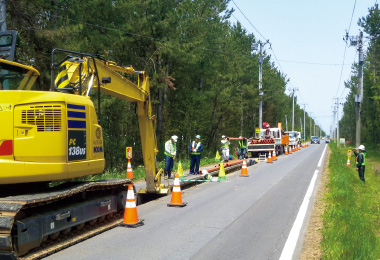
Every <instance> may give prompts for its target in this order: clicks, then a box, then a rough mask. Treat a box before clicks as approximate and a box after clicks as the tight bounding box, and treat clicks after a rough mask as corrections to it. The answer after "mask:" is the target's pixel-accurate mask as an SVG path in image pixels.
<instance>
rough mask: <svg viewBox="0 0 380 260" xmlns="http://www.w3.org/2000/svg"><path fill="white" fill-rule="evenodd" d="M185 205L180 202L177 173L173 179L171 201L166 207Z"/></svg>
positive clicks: (180, 194)
mask: <svg viewBox="0 0 380 260" xmlns="http://www.w3.org/2000/svg"><path fill="white" fill-rule="evenodd" d="M186 205H187V203H186V202H185V203H183V202H182V193H181V185H180V184H179V177H178V173H177V174H176V175H175V179H174V185H173V192H172V199H171V201H170V204H168V207H184V206H186Z"/></svg>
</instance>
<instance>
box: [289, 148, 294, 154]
mask: <svg viewBox="0 0 380 260" xmlns="http://www.w3.org/2000/svg"><path fill="white" fill-rule="evenodd" d="M292 153H293V152H292V147H291V146H289V154H292Z"/></svg>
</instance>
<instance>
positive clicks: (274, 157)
mask: <svg viewBox="0 0 380 260" xmlns="http://www.w3.org/2000/svg"><path fill="white" fill-rule="evenodd" d="M272 160H273V161H277V155H276V151H273V159H272Z"/></svg>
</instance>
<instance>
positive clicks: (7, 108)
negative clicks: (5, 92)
mask: <svg viewBox="0 0 380 260" xmlns="http://www.w3.org/2000/svg"><path fill="white" fill-rule="evenodd" d="M0 112H12V104H0Z"/></svg>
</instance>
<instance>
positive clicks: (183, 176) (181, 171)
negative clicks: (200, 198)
mask: <svg viewBox="0 0 380 260" xmlns="http://www.w3.org/2000/svg"><path fill="white" fill-rule="evenodd" d="M177 173H178V175H179V179H180V180H181V181H183V180H184V179H185V174H184V172H183V169H182V163H181V161H179V162H178V170H177Z"/></svg>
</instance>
